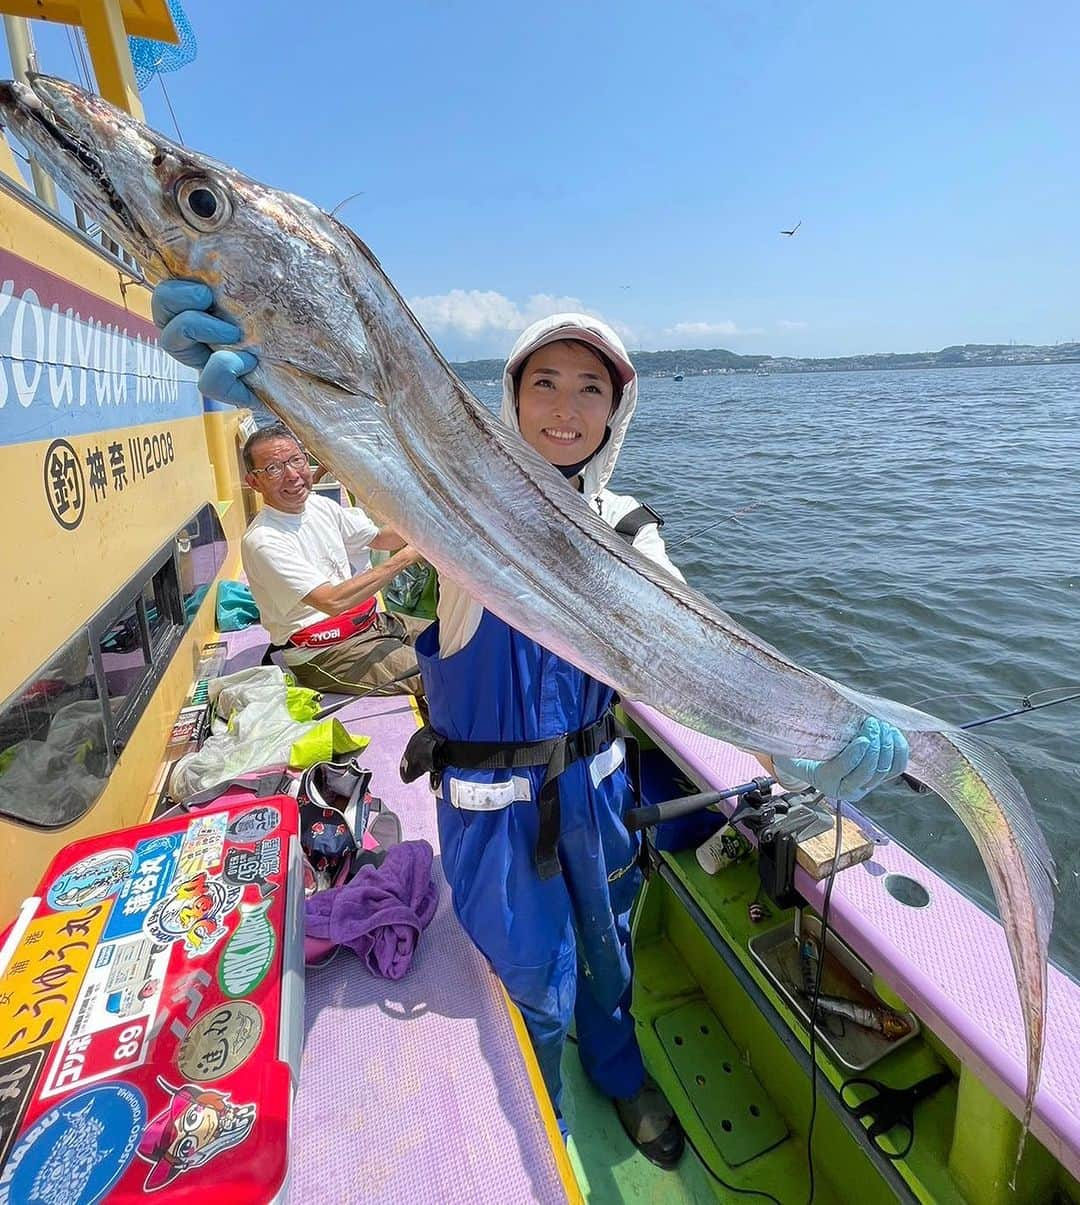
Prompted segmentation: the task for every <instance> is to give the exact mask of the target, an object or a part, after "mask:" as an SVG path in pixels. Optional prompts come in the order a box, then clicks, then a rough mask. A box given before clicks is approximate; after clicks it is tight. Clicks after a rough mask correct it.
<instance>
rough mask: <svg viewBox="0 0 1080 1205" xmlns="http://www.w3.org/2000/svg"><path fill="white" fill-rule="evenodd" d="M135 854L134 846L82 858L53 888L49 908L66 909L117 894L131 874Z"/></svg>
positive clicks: (49, 895) (50, 891)
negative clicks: (133, 851) (133, 852)
mask: <svg viewBox="0 0 1080 1205" xmlns="http://www.w3.org/2000/svg"><path fill="white" fill-rule="evenodd" d="M133 857H134V855H133V854H132V852H131V850H130V849H103V850H99V851H98V852H97V853H96V854H90V856H89V857H86V858H81V859H80V860H79V861H78V862H76V863H75V865H74V866H69V867H68V869H67V870H65V871H64V873H63V874H62V875H60V877H59V878H58V879H56V881H55V882H54V883H53V885H52V886H51V887H50V888H49V894H48V896H47V897H46V898H47V899H48V902H49V907H50V908H53V909H56V910H57V911H65V910H67V909H69V908H81V907H82V906H83V905H84V904H96V903H97V902H98V901H99V900H103V899H105V898H106V896H110V895H114V894H115V893H116V891H117V889H118V888H119V886H120V884H121V883H122V882H123V881H124V880H125V879H126V878H127V877H128V875H129V874H130V873H131V863H132V859H133Z"/></svg>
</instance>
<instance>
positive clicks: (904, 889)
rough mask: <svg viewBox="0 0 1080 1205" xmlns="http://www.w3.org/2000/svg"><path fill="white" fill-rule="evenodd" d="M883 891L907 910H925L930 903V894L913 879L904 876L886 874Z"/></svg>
mask: <svg viewBox="0 0 1080 1205" xmlns="http://www.w3.org/2000/svg"><path fill="white" fill-rule="evenodd" d="M885 890H886V891H887V892H888V893H889V894H890V895H891V896H892V897H893V899H894V900H896V902H897V903H899V904H905V905H907V907H909V908H925V907H926V905H927V904H929V903H930V892H929V891H927V890H926V888H925V887H924V886H923V885H922V883H919V882H917V881H916V880H915V879H912V878H909V877H908V876H907V875H906V874H888V875H886V876H885Z"/></svg>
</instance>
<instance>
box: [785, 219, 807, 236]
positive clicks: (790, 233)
mask: <svg viewBox="0 0 1080 1205" xmlns="http://www.w3.org/2000/svg"><path fill="white" fill-rule="evenodd" d="M801 225H802V219H801V218H800V219H799V221H797V222H796V223H795V225H794V226H793V227H792V228H791V229H790V230H781V231H780V233H781V234H786V235H787V236H788V238H791V236H792V235H793V234H794V233H795V231H796V230H798V229H799V227H800V226H801Z"/></svg>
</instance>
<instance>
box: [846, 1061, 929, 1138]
mask: <svg viewBox="0 0 1080 1205" xmlns="http://www.w3.org/2000/svg"><path fill="white" fill-rule="evenodd" d="M952 1077H953V1076H952V1072H951V1071H938V1072H935V1074H933V1075H928V1076H927V1077H926V1078H925V1079H921V1080H919V1082H918V1083H916V1084H912V1085H911V1087H910V1088H890V1087H888V1086H887V1085H886V1084H883V1083H881V1082H880V1081H878V1080H876V1079H865V1078H863V1077H862V1076H856V1077H855V1078H854V1079H849V1080H846V1081H845V1082H844V1084H843V1085H842V1087H841V1088H840V1099H841V1101H842V1102H843V1105H844V1108H845V1109H847V1111H848V1112H849V1113H850V1114H851V1115H852V1116H853V1117H857V1118H858V1119H859V1120H860V1121H865V1120H867V1119H869V1121H870V1128H869V1129H868V1130H867V1135H868V1136H869V1138H870V1141H871V1142H872V1143H873V1144H874V1146H876V1147H877V1149H878V1151H879V1152H880V1153H881V1154H882V1155H884V1156H885V1158H886V1159H903V1158H904V1157H905V1156H906V1155H907V1153H908V1151H910V1150H911V1144H912V1143H913V1142H914V1141H915V1106H916V1105H917V1104H918V1103H919V1101H921V1100H925V1099H926V1098H927V1097H928V1096H932V1095H933V1094H934V1093H935V1092H936V1091H937V1090H938V1088H942V1087H944V1086H945V1084H947V1083H949V1081H950V1080H951V1079H952ZM856 1085H862V1086H863V1087H866V1088H873V1089H874V1092H873V1094H872V1095H870V1096H868V1097H867V1098H866V1099H865V1100H861V1101H856V1102H854V1103H852V1102H850V1101H849V1100H848V1098H847V1090H848V1089H849V1088H851V1087H854V1086H856ZM896 1129H901V1130H904V1131H906V1133H907V1142H906V1143H905V1144H904V1148H903V1150H898V1151H896V1152H895V1153H893V1152H892V1151H887V1150H886V1149H885V1148H884V1147H883V1146H882V1145H881V1139H882V1138H883V1137H884V1136H885V1135H886V1134H888V1133H889V1132H890V1131H892V1130H896Z"/></svg>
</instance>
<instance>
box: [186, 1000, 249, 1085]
mask: <svg viewBox="0 0 1080 1205" xmlns="http://www.w3.org/2000/svg"><path fill="white" fill-rule="evenodd" d="M262 1031H263V1018H262V1013H261V1012H260V1011H259V1010H258V1008H256V1007H255V1005H254V1004H252V1003H251V1002H250V1001H248V1000H236V1001H234V1002H233V1003H231V1004H219V1005H218V1006H217V1007H216V1008H213V1009H211V1010H210V1012H208V1013H204V1014H203V1015H202V1016H201V1017H200V1018H199V1019H198V1020H197V1021H196V1022H195V1024H194V1025H193V1026H192V1027H191V1028H190V1029H189V1030H188V1031H187V1033H186V1034H185V1036H184V1040H183V1042H181V1043H180V1050H179V1053H178V1054H177V1056H176V1065H177V1066H178V1067H179V1068H180V1072H181V1074H182V1075H183V1076H184V1078H185V1079H189V1080H198V1081H199V1082H200V1083H202V1082H203V1081H205V1080H210V1079H220V1078H221V1077H222V1076H223V1075H228V1074H229V1073H230V1072H232V1071H235V1070H236V1069H237V1067H239V1066H240V1065H241V1064H242V1063H244V1062H245V1061H246V1060H247V1057H248V1055H249V1054H251V1052H252V1051H253V1050H254V1049H255V1047H256V1046H258V1044H259V1039H260V1038H261V1037H262Z"/></svg>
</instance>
